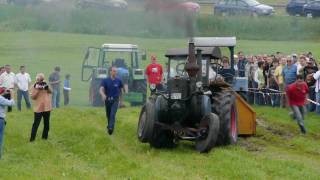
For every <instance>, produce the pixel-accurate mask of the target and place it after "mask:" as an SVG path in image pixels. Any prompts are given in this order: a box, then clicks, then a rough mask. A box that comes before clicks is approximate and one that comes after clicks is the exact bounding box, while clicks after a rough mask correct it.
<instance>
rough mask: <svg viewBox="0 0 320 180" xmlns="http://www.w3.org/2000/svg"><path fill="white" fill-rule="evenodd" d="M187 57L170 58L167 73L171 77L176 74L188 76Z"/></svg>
mask: <svg viewBox="0 0 320 180" xmlns="http://www.w3.org/2000/svg"><path fill="white" fill-rule="evenodd" d="M185 63H186V59H184V58H183V59H181V58H177V59H170V60H169V64H168V65H167V67H166V71H167V72H168V73H167V75H168V77H169V78H174V77H176V76H179V77H183V76H187V73H186V72H185V70H184V66H185Z"/></svg>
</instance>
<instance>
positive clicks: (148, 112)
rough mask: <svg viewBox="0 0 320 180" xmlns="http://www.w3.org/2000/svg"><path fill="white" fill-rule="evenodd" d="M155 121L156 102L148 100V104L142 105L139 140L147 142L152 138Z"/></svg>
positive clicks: (138, 131)
mask: <svg viewBox="0 0 320 180" xmlns="http://www.w3.org/2000/svg"><path fill="white" fill-rule="evenodd" d="M154 122H155V113H154V104H153V103H151V102H149V101H148V102H147V103H146V105H144V106H143V107H142V110H141V112H140V116H139V123H138V130H137V134H138V139H139V141H141V142H143V143H146V142H148V141H149V140H150V139H151V138H152V134H153V129H154Z"/></svg>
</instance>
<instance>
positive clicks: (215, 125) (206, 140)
mask: <svg viewBox="0 0 320 180" xmlns="http://www.w3.org/2000/svg"><path fill="white" fill-rule="evenodd" d="M200 128H206V133H207V135H206V136H205V137H200V138H199V139H198V140H197V141H196V150H197V151H199V152H201V153H205V152H209V151H210V150H211V149H212V148H213V147H214V146H215V144H216V141H217V138H218V134H219V128H220V122H219V117H218V116H217V115H215V114H213V113H210V114H207V115H205V116H204V117H203V118H202V120H201V122H200Z"/></svg>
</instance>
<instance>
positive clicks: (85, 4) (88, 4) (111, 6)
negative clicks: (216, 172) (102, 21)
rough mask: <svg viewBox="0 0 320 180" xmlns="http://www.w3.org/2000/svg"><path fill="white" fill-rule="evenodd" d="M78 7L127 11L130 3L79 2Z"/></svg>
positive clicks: (110, 0)
mask: <svg viewBox="0 0 320 180" xmlns="http://www.w3.org/2000/svg"><path fill="white" fill-rule="evenodd" d="M76 7H78V8H81V9H87V8H94V9H127V7H128V3H127V2H126V1H125V0H78V1H77V2H76Z"/></svg>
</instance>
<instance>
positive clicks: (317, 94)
mask: <svg viewBox="0 0 320 180" xmlns="http://www.w3.org/2000/svg"><path fill="white" fill-rule="evenodd" d="M316 99H317V103H320V91H319V92H317V93H316ZM316 113H317V114H319V115H320V106H319V105H317V107H316Z"/></svg>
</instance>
